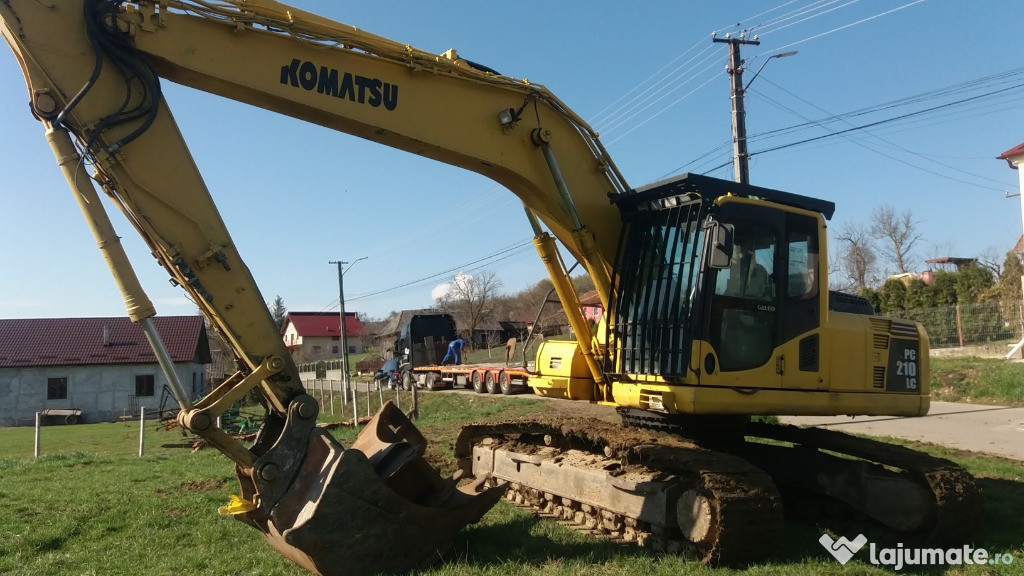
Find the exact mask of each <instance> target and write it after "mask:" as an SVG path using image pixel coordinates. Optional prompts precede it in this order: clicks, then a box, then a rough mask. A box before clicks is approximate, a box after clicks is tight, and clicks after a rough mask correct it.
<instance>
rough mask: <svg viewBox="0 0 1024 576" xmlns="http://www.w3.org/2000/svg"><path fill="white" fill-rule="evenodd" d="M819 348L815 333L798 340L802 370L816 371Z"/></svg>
mask: <svg viewBox="0 0 1024 576" xmlns="http://www.w3.org/2000/svg"><path fill="white" fill-rule="evenodd" d="M819 349H820V346H819V340H818V335H817V334H814V335H811V336H808V337H807V338H804V339H802V340H800V370H801V371H802V372H817V371H818V358H819Z"/></svg>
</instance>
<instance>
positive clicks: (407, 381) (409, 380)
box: [402, 372, 416, 391]
mask: <svg viewBox="0 0 1024 576" xmlns="http://www.w3.org/2000/svg"><path fill="white" fill-rule="evenodd" d="M415 385H416V381H415V380H414V379H413V377H412V372H402V389H403V390H405V391H410V390H412V387H413V386H415Z"/></svg>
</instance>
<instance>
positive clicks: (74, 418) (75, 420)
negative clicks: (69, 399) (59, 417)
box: [64, 414, 78, 426]
mask: <svg viewBox="0 0 1024 576" xmlns="http://www.w3.org/2000/svg"><path fill="white" fill-rule="evenodd" d="M64 423H65V424H69V425H72V426H73V425H75V424H78V416H76V415H74V414H69V415H68V416H67V417H66V418H64Z"/></svg>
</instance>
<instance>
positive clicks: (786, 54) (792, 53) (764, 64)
mask: <svg viewBox="0 0 1024 576" xmlns="http://www.w3.org/2000/svg"><path fill="white" fill-rule="evenodd" d="M795 54H796V50H793V51H790V52H780V53H778V54H772V55H771V56H769V57H767V58H765V59H764V62H762V63H761V67H760V68H758V69H757V72H754V75H753V76H751V77H750V80H747V85H746V86H744V87H743V91H744V92H746V91H747V88H750V85H751V84H752V83H753V82H754V78H757V75H758V74H760V73H761V70H764V67H765V66H767V65H768V63H769V62H771V60H772V58H789V57H790V56H793V55H795Z"/></svg>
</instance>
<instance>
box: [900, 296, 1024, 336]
mask: <svg viewBox="0 0 1024 576" xmlns="http://www.w3.org/2000/svg"><path fill="white" fill-rule="evenodd" d="M1021 304H1022V303H1021V301H1019V300H1015V301H1010V302H999V301H997V302H982V303H978V304H957V305H955V306H939V307H935V308H915V309H912V310H904V311H901V312H896V313H893V314H887V315H888V316H895V317H899V318H905V319H907V320H914V321H916V322H920V323H921V324H923V325H924V327H925V329H926V330H927V331H928V338H929V340H930V341H931V346H932V348H948V347H954V346H960V347H962V346H967V345H977V344H986V343H991V342H1000V341H1014V342H1015V341H1018V340H1020V339H1021V333H1022V330H1024V328H1022V323H1021Z"/></svg>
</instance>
